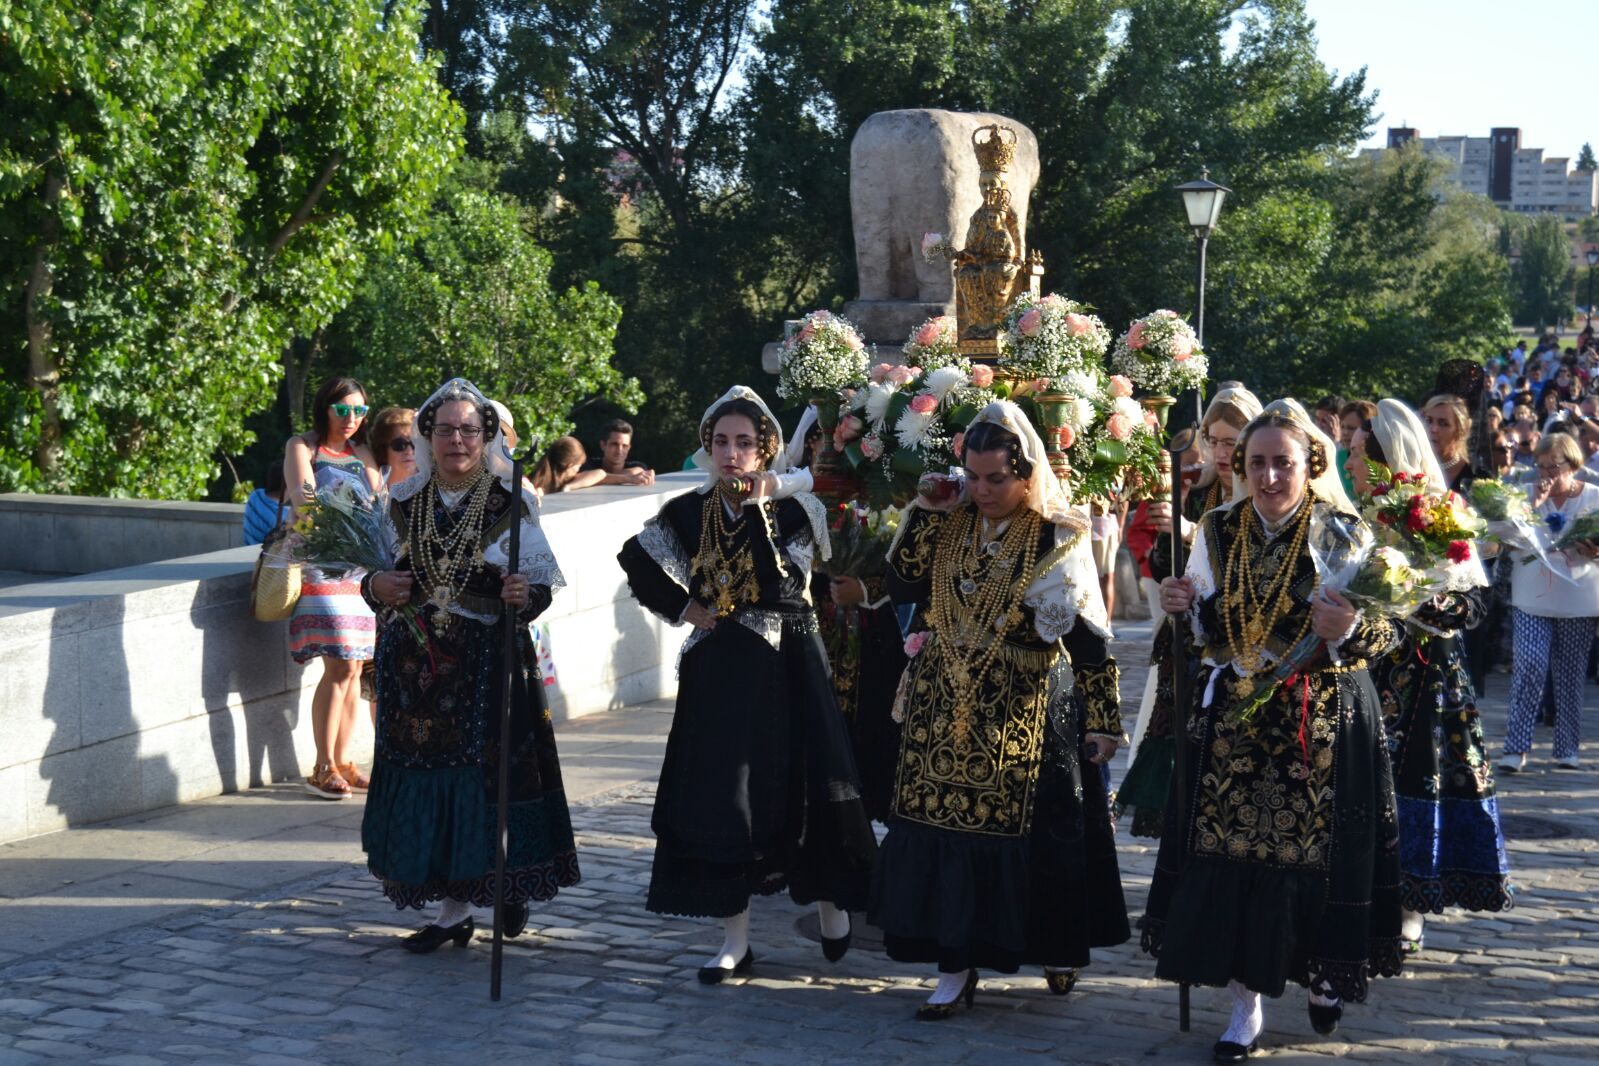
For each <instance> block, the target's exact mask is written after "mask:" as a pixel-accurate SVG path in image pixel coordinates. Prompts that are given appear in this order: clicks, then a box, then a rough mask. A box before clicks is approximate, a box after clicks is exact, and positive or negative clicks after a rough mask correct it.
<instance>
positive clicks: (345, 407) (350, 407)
mask: <svg viewBox="0 0 1599 1066" xmlns="http://www.w3.org/2000/svg"><path fill="white" fill-rule="evenodd" d="M328 410H330V411H332V412H333V413H334V414H336V415H338V416H339V417H340V418H349V417H350V416H351V415H354V416H355V417H356V418H365V417H366V413H367V412H368V411H370V410H371V408H370V407H368V406H367V405H366V404H364V403H330V404H328Z"/></svg>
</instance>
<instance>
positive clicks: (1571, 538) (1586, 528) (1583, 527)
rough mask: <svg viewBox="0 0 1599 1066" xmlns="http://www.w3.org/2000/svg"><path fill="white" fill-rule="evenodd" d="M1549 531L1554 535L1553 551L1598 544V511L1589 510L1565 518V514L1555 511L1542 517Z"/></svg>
mask: <svg viewBox="0 0 1599 1066" xmlns="http://www.w3.org/2000/svg"><path fill="white" fill-rule="evenodd" d="M1555 519H1559V521H1558V522H1557V521H1554V520H1555ZM1544 523H1545V525H1547V526H1548V527H1549V532H1550V533H1552V534H1553V535H1554V538H1555V540H1554V549H1555V551H1567V550H1569V549H1572V548H1576V547H1579V546H1587V547H1590V548H1591V547H1594V546H1596V545H1599V511H1590V512H1589V513H1587V514H1585V515H1579V516H1577V517H1576V518H1573V519H1571V520H1569V521H1568V520H1567V519H1566V516H1565V515H1563V514H1561V513H1560V512H1558V511H1556V512H1554V513H1553V514H1551V515H1549V516H1548V517H1547V518H1545V519H1544Z"/></svg>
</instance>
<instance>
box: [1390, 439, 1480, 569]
mask: <svg viewBox="0 0 1599 1066" xmlns="http://www.w3.org/2000/svg"><path fill="white" fill-rule="evenodd" d="M1368 465H1369V467H1370V469H1371V472H1372V476H1373V477H1374V478H1375V479H1378V481H1379V483H1378V484H1376V485H1375V486H1374V487H1373V489H1372V498H1371V503H1370V505H1369V506H1368V507H1367V508H1366V517H1367V519H1368V520H1370V521H1371V522H1372V523H1373V524H1374V527H1375V528H1376V530H1377V531H1378V534H1379V535H1380V536H1382V537H1383V539H1384V541H1385V542H1387V543H1388V544H1389V545H1391V546H1393V547H1397V548H1399V549H1400V550H1401V551H1403V552H1404V553H1405V555H1406V556H1407V557H1408V558H1409V559H1410V560H1411V562H1412V564H1413V565H1414V566H1416V567H1417V568H1419V569H1423V570H1435V569H1441V568H1443V567H1446V566H1453V565H1459V564H1461V563H1465V562H1469V561H1470V560H1471V559H1472V558H1473V556H1474V554H1475V549H1474V548H1473V546H1472V541H1473V540H1474V539H1476V538H1477V537H1478V536H1480V535H1481V534H1482V533H1483V532H1484V531H1486V529H1487V525H1488V524H1487V523H1486V522H1484V521H1483V520H1482V518H1481V517H1479V516H1478V515H1477V514H1475V513H1474V512H1472V510H1471V509H1470V508H1469V507H1468V506H1467V505H1466V502H1465V501H1464V500H1463V499H1461V498H1460V496H1459V495H1458V494H1456V493H1453V492H1447V491H1446V492H1442V493H1435V492H1428V491H1427V476H1426V475H1425V474H1419V473H1418V474H1407V473H1405V472H1403V471H1395V472H1393V473H1390V472H1389V471H1388V469H1387V468H1386V467H1384V466H1382V465H1381V464H1380V463H1369V462H1368Z"/></svg>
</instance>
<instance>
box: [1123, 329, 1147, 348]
mask: <svg viewBox="0 0 1599 1066" xmlns="http://www.w3.org/2000/svg"><path fill="white" fill-rule="evenodd" d="M1143 346H1144V324H1143V323H1142V322H1134V323H1133V328H1132V329H1130V330H1128V331H1127V347H1129V348H1131V349H1132V350H1133V351H1135V352H1136V351H1138V350H1139V349H1140V348H1142V347H1143Z"/></svg>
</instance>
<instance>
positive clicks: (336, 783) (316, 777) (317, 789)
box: [305, 763, 351, 800]
mask: <svg viewBox="0 0 1599 1066" xmlns="http://www.w3.org/2000/svg"><path fill="white" fill-rule="evenodd" d="M305 790H306V791H307V792H309V793H311V795H313V796H320V797H322V798H323V799H329V800H342V799H349V798H350V795H351V792H350V783H349V782H348V781H346V780H345V779H344V776H343V775H342V774H340V773H339V771H338V769H337V768H335V767H334V766H332V765H331V764H329V763H322V764H320V765H318V766H316V767H314V768H312V770H311V776H310V777H308V778H306V779H305Z"/></svg>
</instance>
